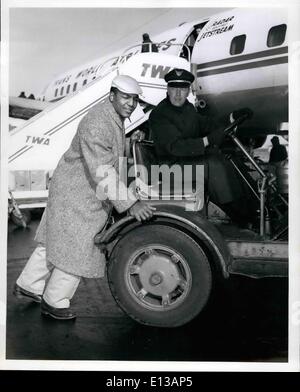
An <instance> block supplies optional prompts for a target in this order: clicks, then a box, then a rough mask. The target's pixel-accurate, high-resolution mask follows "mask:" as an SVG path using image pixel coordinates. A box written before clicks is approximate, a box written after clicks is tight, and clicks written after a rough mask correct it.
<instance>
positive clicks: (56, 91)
mask: <svg viewBox="0 0 300 392" xmlns="http://www.w3.org/2000/svg"><path fill="white" fill-rule="evenodd" d="M57 93H58V88H57V89H56V90H55V94H54V96H55V97H57Z"/></svg>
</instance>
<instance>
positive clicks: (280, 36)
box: [267, 24, 286, 48]
mask: <svg viewBox="0 0 300 392" xmlns="http://www.w3.org/2000/svg"><path fill="white" fill-rule="evenodd" d="M285 34H286V24H281V25H278V26H273V27H271V28H270V30H269V33H268V39H267V46H268V47H269V48H272V47H273V46H278V45H281V44H283V42H284V40H285Z"/></svg>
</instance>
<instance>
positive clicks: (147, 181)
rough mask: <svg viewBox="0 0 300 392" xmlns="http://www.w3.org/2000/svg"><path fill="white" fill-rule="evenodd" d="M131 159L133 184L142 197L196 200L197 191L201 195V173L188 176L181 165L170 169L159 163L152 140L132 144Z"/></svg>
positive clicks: (192, 173) (191, 173)
mask: <svg viewBox="0 0 300 392" xmlns="http://www.w3.org/2000/svg"><path fill="white" fill-rule="evenodd" d="M133 159H134V167H135V177H136V184H137V187H138V190H139V192H140V196H142V198H148V199H149V198H158V199H166V198H170V199H178V198H182V199H189V198H195V195H196V194H198V195H199V192H201V193H203V195H204V180H203V181H201V180H202V179H201V173H200V172H199V171H198V172H197V173H196V170H195V169H194V170H191V171H190V172H189V173H187V172H184V171H183V170H182V167H181V166H180V165H176V167H174V166H171V168H170V167H169V166H168V165H163V164H162V163H161V162H160V163H159V162H158V159H157V156H156V152H155V147H154V143H153V142H152V141H147V140H143V141H136V142H134V144H133ZM191 168H192V166H191ZM184 173H185V174H184ZM196 174H197V176H196ZM203 176H204V173H203ZM197 177H199V178H198V179H197Z"/></svg>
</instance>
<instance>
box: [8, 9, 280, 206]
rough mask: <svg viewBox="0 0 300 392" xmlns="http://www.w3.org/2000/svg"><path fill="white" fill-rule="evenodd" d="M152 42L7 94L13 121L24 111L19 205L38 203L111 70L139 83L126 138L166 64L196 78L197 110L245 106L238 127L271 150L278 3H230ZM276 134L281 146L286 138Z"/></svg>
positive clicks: (17, 157) (157, 97) (161, 84)
mask: <svg viewBox="0 0 300 392" xmlns="http://www.w3.org/2000/svg"><path fill="white" fill-rule="evenodd" d="M151 39H152V42H153V43H155V44H156V45H157V47H158V52H151V48H150V47H149V52H146V53H143V52H142V50H141V48H142V43H141V42H140V43H134V44H133V45H132V46H130V47H129V48H125V49H124V50H123V51H119V52H116V53H113V54H111V55H109V56H106V57H103V58H100V59H96V60H94V61H92V62H90V63H87V64H84V65H83V66H79V67H76V68H73V69H71V70H69V71H67V72H64V73H62V74H60V75H59V76H57V77H56V78H55V79H54V80H52V81H51V82H50V83H49V84H48V85H47V86H46V87H45V88H44V90H43V92H42V94H41V95H40V96H39V97H38V98H37V99H36V100H30V99H26V98H11V99H10V116H11V117H10V119H11V120H12V121H16V120H17V119H20V118H21V119H22V124H21V125H19V126H16V127H14V128H12V130H11V131H10V151H9V171H10V173H9V187H10V190H11V191H12V193H13V195H14V196H13V197H14V198H15V201H16V202H17V203H18V205H19V207H20V209H21V210H22V211H23V210H26V209H27V210H28V209H30V208H36V207H43V206H45V203H46V200H47V192H48V186H49V181H50V178H51V173H52V172H53V170H54V168H55V167H56V164H57V163H58V160H59V159H60V157H61V156H62V154H63V153H64V151H66V149H67V148H68V146H69V144H70V142H71V140H72V138H73V136H74V134H75V132H76V129H77V125H78V123H79V121H80V119H81V118H82V117H83V115H84V114H85V113H86V112H87V111H88V110H89V109H90V108H91V107H92V106H93V105H95V104H96V103H97V102H101V101H102V100H104V99H105V97H107V95H108V93H109V87H110V83H111V81H112V79H113V77H114V76H115V75H117V74H128V75H130V76H132V77H134V78H135V79H137V81H138V82H139V84H140V86H141V87H142V89H143V96H142V97H141V101H140V103H139V105H138V107H137V109H136V110H135V111H134V113H133V114H132V117H131V118H130V119H129V120H126V123H125V126H126V135H130V134H131V133H132V132H133V131H134V130H136V129H138V128H139V127H140V126H142V125H143V124H144V123H146V122H147V120H148V117H149V114H150V112H151V110H152V108H153V107H154V106H156V105H157V104H158V103H159V102H160V101H161V100H162V99H163V98H164V97H165V95H166V83H165V81H164V75H165V74H166V73H167V72H169V71H170V70H171V69H172V68H184V69H187V70H190V71H191V72H193V73H194V75H195V76H196V78H195V82H194V83H193V85H192V89H191V94H190V95H189V97H188V99H189V100H190V102H192V103H193V104H195V105H196V107H197V108H198V110H199V111H200V112H201V111H202V112H203V113H207V112H208V113H209V114H210V115H212V116H218V117H219V118H225V117H226V118H228V115H229V113H230V112H232V111H234V110H236V109H239V108H241V107H248V108H251V109H252V110H253V112H254V116H253V118H252V119H251V120H249V121H247V122H246V123H247V124H246V123H245V125H242V126H241V127H240V130H239V132H240V134H241V135H244V136H248V137H249V138H250V137H251V138H254V140H256V143H257V144H256V147H263V148H265V150H266V151H267V152H268V150H269V147H270V142H269V140H270V137H268V138H267V136H268V135H273V134H278V135H280V137H281V135H286V134H287V131H288V31H287V12H286V10H285V9H280V8H268V9H260V8H258V9H255V8H237V9H228V11H225V12H222V13H218V14H215V15H212V16H210V17H206V18H203V19H199V20H195V21H191V22H184V23H182V24H180V25H179V26H177V27H175V28H173V29H171V30H168V31H165V32H162V33H160V34H158V35H155V36H153V37H151ZM29 101H30V102H29ZM23 103H24V105H23ZM22 105H23V106H22ZM20 113H21V114H22V115H20ZM24 113H25V114H24ZM22 116H23V117H22ZM266 140H267V141H268V144H267V145H264V142H265V141H266ZM281 141H282V142H283V143H284V144H286V143H287V142H286V140H285V139H284V138H283V137H281Z"/></svg>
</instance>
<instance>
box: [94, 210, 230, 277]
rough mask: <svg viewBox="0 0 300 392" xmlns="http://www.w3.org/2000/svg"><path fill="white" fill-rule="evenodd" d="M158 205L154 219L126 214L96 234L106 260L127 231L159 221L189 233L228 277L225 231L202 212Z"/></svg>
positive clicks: (228, 260)
mask: <svg viewBox="0 0 300 392" xmlns="http://www.w3.org/2000/svg"><path fill="white" fill-rule="evenodd" d="M155 206H156V211H154V213H153V218H152V219H151V220H149V221H147V222H143V223H140V222H138V221H137V220H136V219H135V218H134V217H132V216H126V217H125V218H122V219H120V220H119V221H118V222H116V223H115V224H113V225H112V226H111V227H110V228H109V229H107V230H105V231H104V232H101V233H99V234H97V235H96V237H95V244H97V245H98V246H99V247H100V249H101V251H103V252H104V253H105V254H106V257H107V259H109V257H110V255H111V253H112V251H113V249H114V248H115V247H116V246H117V244H118V242H119V240H120V239H121V238H122V237H123V236H124V235H125V234H126V233H128V232H129V231H132V230H136V229H138V227H139V226H142V225H143V226H145V225H152V224H157V223H159V224H164V225H166V226H172V227H176V228H178V229H180V230H182V231H183V232H185V233H186V234H188V235H190V236H191V237H192V238H193V239H194V240H195V241H196V242H197V243H198V244H199V245H200V246H201V247H202V248H203V250H204V252H205V253H206V254H207V256H208V258H209V260H211V261H212V263H213V265H214V266H215V267H216V270H217V272H218V273H221V275H222V277H223V278H228V277H229V272H228V266H229V264H230V263H231V255H230V252H229V249H228V247H227V244H226V241H225V240H224V238H223V236H222V234H221V233H220V232H219V230H218V229H217V228H216V227H215V226H214V225H213V224H212V223H210V222H209V221H208V220H207V219H205V218H204V217H203V216H201V214H200V213H199V212H194V211H186V210H185V209H184V208H182V207H180V206H177V205H168V206H164V205H159V206H157V205H155Z"/></svg>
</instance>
